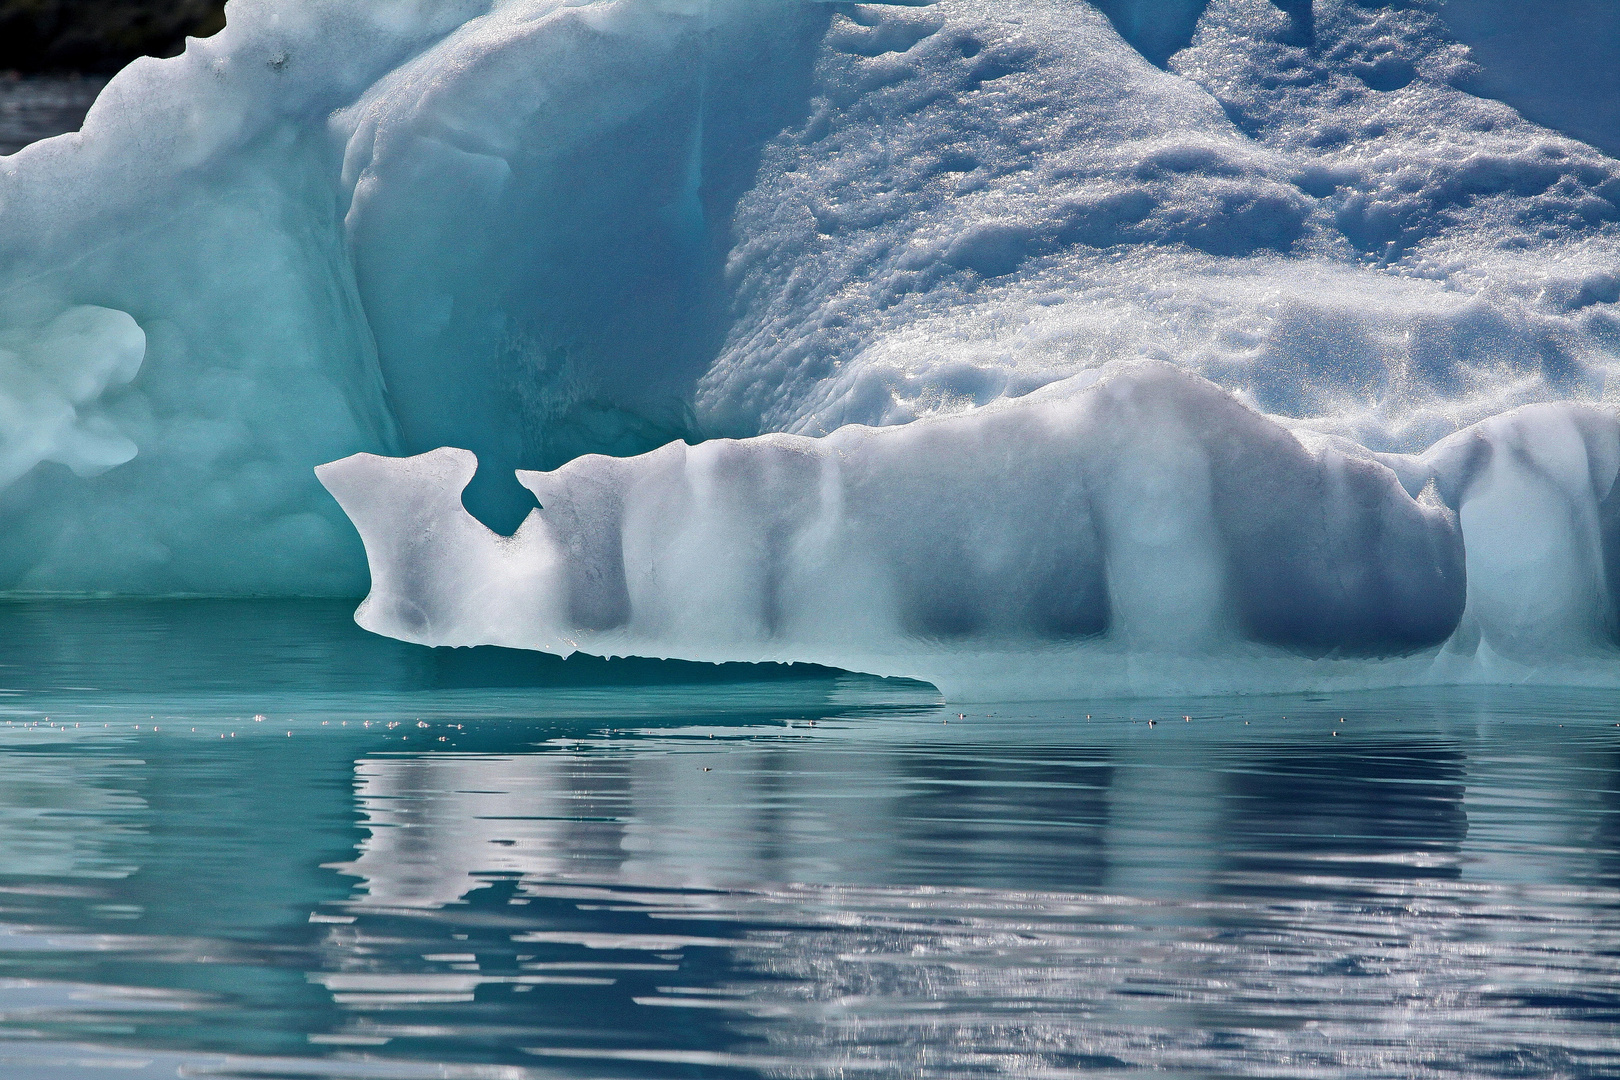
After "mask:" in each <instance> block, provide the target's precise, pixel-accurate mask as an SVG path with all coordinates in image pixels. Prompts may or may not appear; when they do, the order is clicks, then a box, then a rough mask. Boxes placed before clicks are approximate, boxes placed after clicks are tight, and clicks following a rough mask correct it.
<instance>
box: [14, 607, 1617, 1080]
mask: <svg viewBox="0 0 1620 1080" xmlns="http://www.w3.org/2000/svg"><path fill="white" fill-rule="evenodd" d="M0 687H4V690H3V692H0V1076H5V1077H8V1078H10V1077H49V1078H61V1080H71V1078H79V1077H96V1078H103V1077H109V1078H110V1077H119V1078H141V1080H144V1078H146V1077H159V1076H162V1077H172V1076H176V1075H186V1076H244V1077H313V1076H343V1077H388V1078H413V1077H435V1078H462V1077H464V1078H469V1080H472V1078H479V1080H483V1078H487V1080H528V1078H531V1077H580V1078H584V1077H590V1078H607V1077H711V1076H712V1077H751V1076H771V1077H777V1076H780V1077H989V1076H1012V1077H1069V1076H1087V1077H1091V1076H1121V1077H1125V1076H1129V1077H1161V1076H1166V1077H1201V1078H1202V1077H1226V1076H1263V1077H1307V1076H1309V1077H1385V1076H1391V1077H1393V1076H1402V1077H1406V1076H1455V1077H1498V1076H1500V1077H1531V1076H1533V1077H1543V1076H1546V1077H1553V1076H1559V1077H1564V1076H1567V1077H1602V1076H1610V1077H1612V1076H1615V1075H1620V701H1615V700H1614V699H1613V698H1612V696H1606V695H1594V694H1574V693H1553V692H1544V691H1543V692H1534V693H1531V692H1506V691H1498V692H1477V693H1466V694H1465V693H1459V692H1456V691H1445V692H1435V693H1423V694H1417V693H1412V692H1403V693H1399V694H1359V695H1340V696H1319V697H1289V698H1276V697H1261V698H1239V699H1230V698H1229V699H1209V700H1186V701H1164V702H1129V703H1122V702H1107V701H1090V702H1072V703H1064V704H1051V705H1039V706H1030V705H1019V706H1005V707H999V708H998V707H994V706H992V707H989V708H986V707H982V706H980V707H974V708H973V709H971V710H958V709H953V708H947V707H945V706H943V705H941V703H940V702H939V700H938V697H937V695H936V694H935V693H934V691H933V690H932V689H931V688H929V687H926V686H921V685H918V684H914V683H895V682H885V681H882V680H877V679H866V678H855V677H849V676H841V675H838V674H836V673H833V672H828V671H823V670H819V669H787V668H779V669H749V668H736V669H710V668H706V667H701V666H696V665H660V664H655V663H638V662H613V663H607V662H602V661H589V660H574V661H569V662H567V663H564V662H561V661H554V660H551V659H549V658H545V657H538V656H528V655H523V654H505V653H498V652H487V653H486V652H467V651H462V652H459V653H450V652H433V651H429V650H424V649H417V648H413V647H409V646H404V645H399V644H397V643H393V642H388V641H384V640H381V639H377V638H372V637H369V636H367V635H365V634H363V633H361V632H360V631H358V630H357V629H355V628H354V627H353V626H352V624H351V623H350V622H349V617H348V606H347V605H342V604H325V603H302V602H273V603H272V602H263V603H248V602H242V603H225V602H177V603H168V604H161V603H160V604H151V603H148V604H125V603H112V602H86V603H77V604H24V603H13V604H10V605H6V606H4V607H0ZM962 711H967V712H968V715H959V713H960V712H962ZM1150 719H1151V720H1153V721H1154V723H1153V724H1152V725H1151V726H1150V725H1149V724H1148V723H1147V721H1148V720H1150Z"/></svg>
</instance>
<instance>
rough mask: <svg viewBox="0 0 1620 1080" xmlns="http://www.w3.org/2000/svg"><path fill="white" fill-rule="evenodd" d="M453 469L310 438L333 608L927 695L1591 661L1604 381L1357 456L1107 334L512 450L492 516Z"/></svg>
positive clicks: (1149, 687)
mask: <svg viewBox="0 0 1620 1080" xmlns="http://www.w3.org/2000/svg"><path fill="white" fill-rule="evenodd" d="M475 468H476V460H475V458H474V456H473V455H472V454H471V453H470V452H468V451H465V450H457V449H452V448H445V449H440V450H436V451H432V452H430V453H427V454H422V455H419V456H416V457H411V458H383V457H377V456H373V455H364V454H362V455H356V456H354V457H350V458H346V459H344V460H342V461H338V462H333V463H331V464H328V465H324V466H322V467H321V468H320V469H319V470H318V472H319V475H320V479H321V481H322V483H324V484H325V485H326V487H327V488H328V490H330V491H331V492H332V494H333V495H334V496H335V497H336V498H337V499H338V501H339V502H340V503H341V504H342V506H343V508H344V510H345V511H346V512H347V513H348V514H349V516H350V518H351V519H352V520H353V521H354V522H355V525H356V527H357V528H358V529H359V531H360V534H361V536H362V538H363V539H364V542H365V545H366V550H367V554H368V556H369V558H370V561H371V568H372V581H373V587H372V592H371V594H370V596H369V597H367V599H366V601H365V602H364V603H363V604H362V605H361V608H360V610H359V612H358V614H357V618H358V619H359V621H360V623H361V624H362V625H363V626H366V627H367V628H368V629H371V630H374V631H376V632H378V633H382V634H387V635H390V636H393V637H398V638H403V639H405V640H410V641H418V642H421V643H424V644H431V645H478V644H497V645H506V646H511V647H516V648H525V649H538V650H543V651H547V652H553V653H557V654H560V655H565V656H566V655H568V654H570V653H572V652H574V651H576V650H582V651H585V652H590V653H595V654H600V655H643V656H658V657H675V658H681V659H688V660H710V661H722V660H752V661H782V662H794V661H806V662H815V663H822V664H829V665H833V666H836V667H841V668H845V669H849V670H855V671H865V672H871V673H874V674H880V675H891V676H892V675H902V676H908V677H912V678H918V679H923V680H926V681H929V682H932V683H934V684H935V685H937V686H939V687H940V688H941V689H942V690H943V691H944V692H945V693H947V694H948V695H950V696H953V697H956V698H959V699H960V698H972V697H981V696H982V697H990V698H1008V697H1014V698H1016V697H1043V696H1053V697H1056V696H1069V695H1074V694H1096V693H1104V694H1106V693H1125V694H1141V693H1168V692H1186V691H1208V690H1227V691H1236V690H1245V691H1251V692H1253V691H1264V690H1283V689H1298V688H1310V687H1323V686H1380V685H1389V684H1393V683H1422V682H1457V681H1486V682H1489V681H1513V682H1521V681H1536V680H1538V679H1546V680H1551V681H1556V682H1568V681H1570V680H1572V679H1574V680H1577V681H1592V682H1598V683H1603V684H1608V683H1611V682H1613V681H1616V680H1615V676H1616V671H1615V667H1616V665H1615V661H1616V659H1617V658H1620V653H1617V652H1616V629H1617V624H1616V595H1615V590H1614V588H1613V587H1612V585H1611V581H1612V580H1614V570H1615V567H1616V565H1617V560H1620V499H1617V498H1616V496H1615V479H1616V474H1617V472H1620V418H1617V416H1616V414H1615V412H1614V410H1612V409H1607V408H1601V407H1593V406H1586V405H1578V404H1553V405H1531V406H1525V407H1522V408H1520V409H1517V410H1514V411H1511V412H1509V413H1506V414H1503V415H1500V416H1497V417H1493V418H1491V419H1489V420H1486V421H1483V422H1481V423H1479V424H1476V425H1473V426H1471V427H1469V428H1466V429H1464V430H1463V431H1460V432H1457V433H1456V434H1454V435H1452V436H1450V437H1449V438H1447V439H1445V440H1443V441H1441V442H1440V443H1438V444H1437V445H1435V446H1434V447H1432V448H1430V449H1429V450H1427V451H1426V452H1424V453H1422V454H1419V455H1410V456H1409V455H1390V454H1376V453H1373V452H1371V451H1368V450H1366V449H1364V448H1362V447H1360V446H1358V445H1356V444H1353V443H1350V442H1348V441H1346V440H1343V439H1338V438H1333V437H1327V436H1320V435H1313V434H1311V433H1308V432H1307V433H1303V434H1296V433H1295V432H1293V431H1290V430H1289V429H1288V428H1287V427H1286V426H1284V425H1283V424H1280V423H1278V422H1277V421H1276V420H1274V419H1271V418H1268V417H1265V416H1263V415H1261V414H1259V413H1257V412H1255V411H1254V410H1252V409H1250V408H1248V407H1247V406H1245V405H1243V404H1242V403H1241V402H1239V401H1237V400H1236V399H1235V398H1234V397H1232V395H1230V394H1228V393H1227V392H1225V391H1223V390H1221V389H1220V388H1219V387H1216V386H1214V385H1213V384H1211V383H1209V382H1208V381H1206V380H1204V379H1201V378H1199V377H1197V376H1194V375H1190V374H1188V373H1186V372H1183V371H1181V370H1179V369H1177V368H1174V367H1172V366H1170V365H1167V364H1162V363H1155V362H1122V363H1118V364H1113V365H1109V366H1107V367H1104V368H1103V369H1101V370H1100V371H1095V372H1089V373H1086V374H1084V375H1082V376H1078V377H1076V378H1074V379H1071V380H1067V381H1065V382H1061V383H1057V384H1053V385H1051V386H1049V387H1047V388H1045V389H1044V390H1042V391H1038V392H1036V393H1033V394H1030V395H1027V396H1025V397H1023V398H1021V399H1018V400H1015V401H1009V402H1004V403H1001V404H998V405H992V406H987V407H985V408H983V409H980V410H976V411H973V412H970V413H964V414H959V415H955V416H950V417H942V418H935V419H928V420H919V421H916V422H914V423H911V424H908V425H904V426H899V427H889V428H868V427H861V426H850V427H845V428H841V429H839V430H838V431H836V432H834V433H832V434H831V435H828V436H825V437H822V438H806V437H802V436H793V435H764V436H759V437H756V438H752V439H744V440H713V441H709V442H706V443H702V444H699V445H695V446H688V445H686V444H684V443H679V442H676V443H671V444H669V445H668V446H665V447H663V448H661V449H659V450H656V451H653V452H652V453H649V454H645V455H641V456H638V457H633V458H610V457H603V456H600V455H588V456H584V457H581V458H578V459H575V460H574V461H571V462H569V463H568V464H566V465H564V466H563V467H561V468H559V469H557V470H554V471H551V472H520V473H519V474H518V478H519V480H520V481H521V482H522V483H523V485H524V486H525V487H526V488H528V489H529V490H530V491H532V492H533V493H534V495H535V496H536V498H537V499H538V500H539V502H540V504H541V509H539V510H536V511H534V512H532V513H531V514H530V516H529V517H528V519H527V520H525V521H524V523H523V525H522V526H521V527H520V528H519V529H518V530H517V532H516V533H515V534H514V535H512V536H510V537H503V536H500V535H498V534H496V533H494V532H492V531H491V530H489V529H488V528H486V527H485V526H484V525H482V524H481V523H479V522H477V521H476V520H474V519H473V518H472V516H471V515H470V514H468V513H467V511H466V510H465V508H464V507H463V506H462V504H461V500H460V495H461V491H462V489H463V488H464V487H465V486H466V484H467V482H468V480H469V479H470V478H471V476H472V474H473V471H474V469H475Z"/></svg>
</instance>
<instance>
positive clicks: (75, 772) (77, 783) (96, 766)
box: [0, 750, 147, 878]
mask: <svg viewBox="0 0 1620 1080" xmlns="http://www.w3.org/2000/svg"><path fill="white" fill-rule="evenodd" d="M140 764H141V762H139V761H135V760H129V759H115V758H101V759H90V760H87V759H86V758H85V757H83V756H80V755H73V754H55V753H19V752H16V751H11V750H0V873H4V874H5V875H7V876H14V875H15V876H28V877H97V878H109V877H127V876H128V875H130V874H132V873H134V872H135V871H136V870H138V869H139V867H138V866H136V865H135V864H133V863H131V862H130V861H129V856H130V854H131V852H130V847H131V844H130V839H131V837H132V836H136V835H139V834H140V833H142V832H143V831H144V830H143V829H142V828H141V827H140V826H139V825H138V824H136V822H135V821H134V820H133V819H134V818H135V817H136V815H139V814H142V813H143V812H144V811H145V810H146V809H147V805H146V800H145V799H142V798H141V797H140V796H139V795H136V794H135V793H134V792H133V791H131V790H130V789H131V788H133V787H134V786H135V779H136V778H135V777H133V776H131V775H130V772H131V770H132V769H134V768H135V767H138V766H139V765H140Z"/></svg>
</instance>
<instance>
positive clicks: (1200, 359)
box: [0, 0, 1620, 693]
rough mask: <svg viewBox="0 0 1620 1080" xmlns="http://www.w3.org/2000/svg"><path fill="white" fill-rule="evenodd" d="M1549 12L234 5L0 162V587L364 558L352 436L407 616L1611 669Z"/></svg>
mask: <svg viewBox="0 0 1620 1080" xmlns="http://www.w3.org/2000/svg"><path fill="white" fill-rule="evenodd" d="M1515 9H1516V5H1513V4H1509V3H1505V2H1503V0H1451V2H1450V3H1448V4H1445V5H1440V4H1438V3H1414V4H1401V5H1381V4H1366V3H1360V2H1351V0H1317V2H1315V3H1314V4H1303V3H1294V2H1288V3H1274V2H1272V0H1208V2H1207V3H1204V2H1192V0H1142V2H1137V3H1130V2H1126V0H1109V2H1106V3H1099V4H1097V5H1096V6H1093V5H1091V4H1087V3H1084V2H1082V0H941V2H939V3H935V4H930V5H924V4H905V5H900V4H850V5H841V4H840V5H829V4H822V3H811V2H807V0H600V2H583V0H571V2H561V0H506V2H499V3H493V4H491V3H489V2H487V0H464V2H457V3H432V4H428V3H421V4H418V3H412V2H408V0H365V2H360V0H345V2H343V3H336V2H325V0H232V3H231V6H230V9H229V12H228V16H229V25H228V26H227V28H226V29H225V30H224V31H222V32H221V33H220V34H219V35H217V36H216V37H214V38H211V39H208V40H205V41H195V42H192V43H191V44H190V46H189V47H188V49H187V51H186V52H185V54H184V55H182V56H180V57H177V58H174V59H172V60H164V61H156V60H149V61H141V62H138V63H137V64H135V65H132V66H131V67H130V68H129V69H127V70H126V71H124V72H123V73H121V74H120V75H119V76H118V77H117V78H116V79H114V80H113V82H112V83H111V84H109V86H108V88H107V90H106V91H105V93H104V94H103V95H102V97H101V99H100V100H99V101H98V103H97V105H96V106H95V108H94V109H93V110H92V112H91V114H90V116H89V117H88V118H87V120H86V124H85V129H84V131H83V133H82V134H75V135H68V136H63V137H60V138H58V139H54V140H49V141H47V142H45V143H41V144H37V145H35V146H33V147H30V148H28V149H25V150H24V151H22V152H21V153H19V154H17V155H14V156H12V157H9V158H3V159H0V223H3V225H0V350H4V351H3V352H0V408H3V409H4V410H5V411H4V412H3V413H0V416H3V417H4V423H5V428H4V430H3V431H0V484H5V485H6V487H5V490H4V491H3V492H0V503H3V504H4V506H5V513H4V515H0V587H4V588H6V589H11V590H32V591H58V592H84V591H121V592H137V593H174V592H186V593H232V592H253V593H281V594H312V593H324V594H339V595H341V594H344V593H353V592H358V591H360V589H362V588H363V583H364V580H365V565H366V564H365V559H364V556H363V555H362V553H361V551H360V550H359V545H358V544H357V543H356V541H355V538H354V533H353V530H352V529H351V528H350V526H349V525H348V524H347V523H346V522H344V520H343V517H342V514H341V513H340V512H339V511H338V509H337V507H336V506H335V505H333V503H332V501H331V500H330V499H329V498H328V497H327V496H326V495H325V493H323V492H322V491H321V489H320V487H319V485H317V484H316V483H315V482H314V480H313V478H312V477H311V475H310V472H309V470H310V468H311V467H312V466H315V465H317V464H320V463H322V462H327V461H333V460H334V459H338V458H344V457H345V455H350V454H355V453H362V454H365V455H369V456H362V457H358V458H349V459H347V460H345V461H342V462H338V463H336V464H333V465H331V466H329V467H327V468H326V469H325V470H324V471H323V474H322V479H323V480H324V481H325V482H326V484H327V485H328V486H329V487H331V488H332V490H333V492H334V494H337V495H338V496H339V498H340V499H341V501H342V503H343V506H344V508H345V509H347V510H348V511H349V512H350V514H351V516H352V517H353V519H354V522H355V524H356V525H357V526H358V527H359V531H360V533H361V534H362V536H363V537H364V540H365V546H366V550H367V552H368V553H369V554H370V556H371V571H372V583H373V592H372V596H371V598H370V599H369V600H368V601H367V603H366V605H365V606H364V607H363V609H362V612H361V617H362V619H363V620H364V621H365V622H366V623H367V625H369V626H371V627H373V628H374V629H377V630H380V631H382V632H385V633H390V634H395V635H398V636H402V637H407V638H410V639H412V640H419V641H425V642H433V643H440V644H471V643H474V642H478V641H485V642H501V643H506V644H520V645H524V646H526V647H531V648H544V649H551V650H555V651H559V652H568V651H570V650H573V649H586V650H590V651H598V652H614V653H617V652H628V651H636V652H647V653H651V654H653V655H667V656H686V657H693V658H699V659H805V660H820V661H824V662H829V663H836V664H840V665H843V666H849V667H856V668H860V669H863V670H869V671H878V672H880V673H889V674H910V675H919V676H921V677H925V678H930V679H934V680H936V681H938V682H939V683H940V684H941V685H943V686H945V687H947V688H949V689H950V690H951V691H952V692H953V693H973V692H976V691H975V689H974V688H976V687H977V688H983V687H988V686H991V685H992V684H995V685H998V686H1000V687H1001V689H1002V690H1006V689H1007V688H1009V687H1011V688H1014V689H1016V688H1023V689H1022V690H1021V691H1020V692H1028V693H1046V692H1072V691H1074V690H1076V689H1086V688H1099V689H1100V688H1104V687H1114V688H1123V689H1148V688H1154V687H1158V688H1166V687H1170V686H1199V687H1207V686H1216V685H1218V686H1226V687H1230V688H1250V689H1258V688H1265V687H1272V686H1285V685H1286V686H1304V685H1325V684H1329V683H1347V684H1358V685H1359V684H1366V683H1368V682H1376V683H1383V682H1392V681H1393V682H1404V681H1417V680H1424V679H1445V680H1451V679H1474V678H1485V679H1508V680H1521V679H1535V680H1543V681H1607V680H1609V679H1610V678H1611V677H1612V676H1611V675H1610V674H1609V673H1610V671H1611V670H1613V669H1614V667H1615V665H1614V663H1613V659H1614V658H1613V655H1612V649H1613V647H1614V646H1613V639H1614V635H1615V619H1616V615H1615V601H1614V598H1613V593H1612V590H1611V586H1610V582H1611V581H1614V580H1615V578H1616V574H1617V573H1620V567H1616V566H1615V565H1614V561H1615V558H1616V552H1617V551H1620V538H1617V537H1616V536H1615V527H1614V524H1613V521H1614V506H1615V504H1614V502H1613V499H1612V495H1611V492H1612V488H1613V486H1614V478H1615V472H1616V468H1617V462H1620V451H1617V449H1616V438H1617V436H1616V431H1615V423H1616V421H1615V414H1614V412H1613V410H1612V408H1611V407H1610V406H1609V405H1607V404H1605V402H1606V400H1607V399H1608V398H1609V397H1612V393H1613V392H1612V391H1610V390H1608V388H1607V387H1608V376H1609V374H1610V372H1611V370H1612V369H1613V368H1614V367H1615V364H1616V361H1617V358H1620V314H1617V301H1620V162H1617V161H1616V160H1614V159H1613V158H1611V157H1609V156H1606V151H1608V152H1613V151H1614V150H1615V149H1616V147H1617V140H1616V138H1615V135H1614V131H1615V127H1614V122H1613V106H1612V102H1611V103H1609V104H1608V105H1605V101H1606V100H1607V98H1605V96H1604V95H1605V94H1606V93H1607V91H1606V89H1604V88H1603V87H1601V86H1598V84H1597V83H1594V82H1592V81H1591V80H1586V81H1585V82H1582V80H1581V79H1579V78H1573V77H1571V79H1572V80H1573V81H1571V79H1566V80H1565V82H1567V83H1568V84H1569V86H1570V87H1572V89H1571V90H1570V92H1569V93H1568V94H1566V95H1563V96H1562V97H1557V98H1550V97H1549V96H1548V95H1547V94H1546V93H1545V88H1546V87H1547V86H1549V85H1555V84H1558V80H1559V78H1561V77H1562V76H1560V74H1559V72H1558V71H1557V70H1556V69H1554V68H1550V67H1548V66H1547V64H1546V63H1545V61H1544V59H1538V58H1544V57H1545V56H1546V55H1552V54H1556V50H1555V51H1554V53H1549V52H1548V51H1547V50H1545V49H1542V48H1540V46H1541V45H1545V44H1546V43H1547V42H1548V41H1552V42H1555V43H1556V42H1559V41H1563V42H1566V43H1568V45H1567V47H1568V49H1569V50H1574V51H1575V52H1579V53H1581V54H1582V55H1585V56H1587V57H1588V60H1589V66H1591V65H1595V67H1594V68H1593V69H1594V70H1615V69H1620V44H1617V43H1615V42H1614V41H1613V40H1612V39H1613V35H1612V34H1611V35H1607V36H1606V35H1605V34H1604V32H1603V31H1602V27H1600V26H1598V27H1594V26H1591V25H1589V24H1588V20H1586V19H1585V18H1584V16H1583V15H1582V12H1583V11H1584V10H1585V9H1584V8H1583V7H1582V6H1581V5H1574V4H1572V5H1555V6H1553V7H1552V8H1549V9H1548V10H1546V11H1540V10H1539V9H1538V15H1537V18H1536V25H1535V26H1533V27H1527V26H1520V25H1519V23H1522V22H1523V20H1522V18H1520V17H1519V16H1518V15H1516V14H1515ZM1515 20H1518V21H1517V22H1515ZM1516 42H1517V43H1522V45H1520V46H1518V48H1519V51H1517V52H1515V48H1516V45H1515V43H1516ZM1538 42H1539V44H1538ZM1471 46H1477V48H1471ZM1605 49H1607V50H1608V52H1605ZM1610 53H1613V54H1614V55H1610ZM1571 55H1573V53H1571ZM1593 87H1597V88H1596V89H1593ZM1516 106H1517V107H1519V108H1523V109H1524V110H1525V112H1526V113H1527V114H1530V115H1532V116H1534V117H1535V118H1536V120H1537V121H1539V124H1538V123H1537V122H1533V121H1532V120H1529V119H1526V118H1525V117H1524V116H1521V115H1520V114H1519V112H1517V111H1515V107H1516ZM1605 109H1607V110H1608V111H1607V112H1605V111H1604V110H1605ZM1542 125H1550V126H1542ZM1580 139H1587V140H1591V141H1590V142H1583V141H1580ZM1554 403H1562V404H1554ZM688 444H694V445H688ZM441 448H460V449H459V450H457V449H441ZM638 455H640V456H638ZM475 462H476V464H475ZM114 466H116V467H114ZM537 470H548V471H537ZM514 471H517V473H518V479H519V480H521V483H522V486H519V483H518V481H517V480H514V479H513V475H514ZM464 488H465V491H464V490H463V489H464ZM525 489H527V490H525ZM531 493H532V494H531ZM536 499H538V502H539V503H540V505H541V506H542V507H544V509H542V510H539V511H537V512H534V513H532V514H531V516H529V517H528V518H527V519H525V517H524V515H525V514H526V513H530V512H531V511H532V510H533V509H534V506H535V501H536ZM463 504H465V506H466V507H469V508H470V510H471V511H472V513H471V514H469V513H468V512H467V510H464V509H463ZM473 515H476V517H475V516H473ZM486 523H487V525H492V526H495V530H494V531H492V530H491V529H490V528H488V527H486ZM520 523H522V524H521V527H519V526H520ZM514 528H516V529H517V530H518V531H517V532H516V533H515V535H513V536H511V537H510V538H506V537H503V536H502V535H500V534H502V533H510V532H511V531H512V530H513V529H514Z"/></svg>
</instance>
